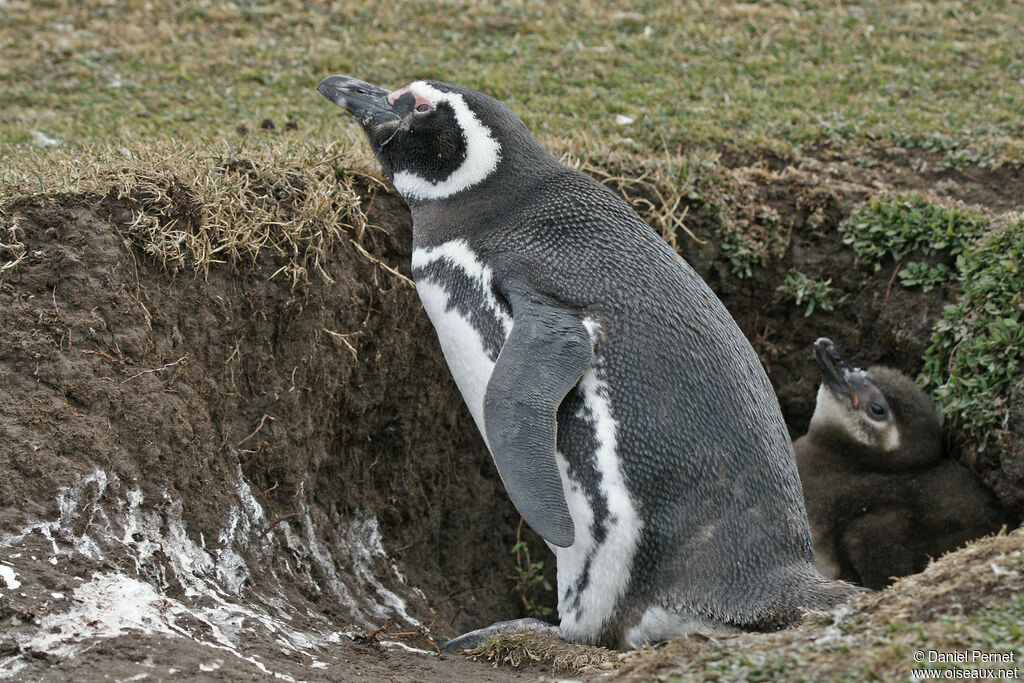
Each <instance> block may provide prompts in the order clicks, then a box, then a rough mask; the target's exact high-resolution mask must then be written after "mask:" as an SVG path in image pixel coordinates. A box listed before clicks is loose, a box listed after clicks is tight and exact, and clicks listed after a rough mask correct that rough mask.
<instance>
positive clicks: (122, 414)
mask: <svg viewBox="0 0 1024 683" xmlns="http://www.w3.org/2000/svg"><path fill="white" fill-rule="evenodd" d="M819 157H820V158H810V157H808V158H803V159H797V160H789V161H785V162H783V161H780V160H774V159H759V160H755V161H752V162H751V161H747V162H743V163H740V161H739V160H733V161H732V162H730V163H732V165H733V166H735V168H732V169H727V168H726V167H721V168H718V169H716V170H714V173H719V174H725V175H726V176H728V178H729V181H728V182H729V183H732V184H731V185H730V186H729V192H730V193H732V194H730V195H729V197H730V198H731V199H730V201H733V202H734V206H733V208H732V209H730V210H731V211H733V213H732V214H730V216H729V217H728V219H729V221H731V222H730V223H729V225H730V226H731V227H730V228H729V229H730V230H733V229H735V230H736V231H737V232H733V233H723V221H724V220H725V219H724V218H723V216H722V215H720V214H716V213H715V212H713V211H711V210H709V208H708V207H709V204H708V200H707V198H708V196H710V195H709V193H710V192H711V190H708V191H707V193H701V194H695V195H693V196H690V197H689V198H684V200H685V201H684V203H683V204H682V205H678V204H677V205H676V206H675V207H674V208H675V209H679V208H680V207H681V206H682V207H689V208H688V209H687V210H688V211H689V213H688V214H687V217H686V223H685V230H684V229H683V228H682V227H680V228H678V230H676V228H672V230H674V231H675V232H674V233H673V234H671V235H669V237H670V238H674V240H675V243H676V244H677V246H678V248H679V249H680V251H681V252H682V253H683V254H684V256H685V257H686V258H687V259H688V260H690V262H691V263H692V264H693V265H694V266H695V268H696V269H697V270H698V271H699V272H700V273H701V274H702V275H703V276H704V277H705V278H706V279H707V280H708V282H709V283H710V284H711V286H712V287H713V288H714V289H715V290H716V291H717V292H718V293H719V295H720V296H721V297H722V299H723V300H724V301H725V303H726V305H727V306H728V308H729V309H730V311H731V312H732V313H733V315H734V316H735V317H736V319H737V321H738V322H739V323H740V326H741V327H742V329H743V330H744V332H745V333H746V334H747V335H748V337H749V338H750V339H751V340H752V342H753V343H754V346H755V348H756V349H757V350H758V352H759V353H760V355H761V358H762V360H763V362H764V363H765V365H766V367H767V368H768V370H769V374H770V376H771V379H772V381H773V383H774V385H775V387H776V389H777V391H778V394H779V397H780V401H781V404H782V407H783V412H784V413H785V415H786V417H787V420H788V421H789V424H790V428H791V431H792V432H793V434H794V435H799V434H801V433H803V431H804V430H805V428H806V425H807V421H808V419H809V417H810V414H811V411H812V409H813V403H814V394H815V388H816V385H817V383H818V372H817V369H816V366H815V365H814V363H813V362H812V360H811V351H810V343H811V342H812V341H813V340H814V339H815V338H817V337H819V336H829V337H831V338H833V339H834V340H836V341H837V342H839V343H840V345H841V346H842V348H843V351H844V354H846V355H848V356H849V357H850V358H851V359H854V360H855V361H856V362H857V363H858V364H861V365H864V366H867V365H870V364H875V363H882V364H887V365H892V366H894V367H898V368H901V369H903V370H905V371H907V372H909V373H911V374H913V373H915V372H917V371H918V370H919V369H920V366H921V358H922V356H923V354H924V351H925V348H926V347H927V345H928V343H929V342H928V340H929V334H930V331H931V329H932V326H933V325H934V322H935V320H936V319H937V317H938V316H939V314H940V312H941V311H942V309H943V307H944V306H945V305H947V304H948V303H950V301H951V300H952V299H953V298H954V297H955V296H956V291H955V290H954V289H952V288H950V287H938V288H936V289H934V290H932V291H930V292H921V291H920V290H910V289H905V288H904V287H902V286H901V284H900V282H899V281H898V279H897V278H896V269H897V268H898V265H897V264H893V265H892V266H890V267H888V268H882V269H881V270H879V271H878V272H866V271H865V270H863V269H861V268H858V266H857V265H856V264H855V261H854V256H853V253H852V251H851V250H850V248H849V247H847V246H846V245H844V244H843V243H842V241H841V239H840V238H839V235H838V233H837V225H838V223H839V221H840V220H841V219H842V218H843V217H845V216H846V215H848V214H849V213H850V211H851V210H852V209H853V208H854V207H855V206H856V205H857V204H859V203H861V202H862V201H863V200H864V199H866V198H867V197H869V196H871V195H872V194H873V193H875V192H876V191H877V190H878V189H879V188H880V187H883V188H884V187H885V183H886V179H888V182H889V183H890V185H889V186H890V187H895V188H896V189H916V188H918V187H925V188H929V187H932V186H933V185H934V184H935V183H938V182H944V183H945V185H943V187H944V188H946V190H947V191H949V192H960V193H961V195H962V196H963V197H964V198H968V199H969V198H970V197H971V196H972V193H973V192H975V191H978V192H981V190H980V189H978V188H976V187H975V185H973V184H971V183H972V182H973V181H971V180H970V178H968V179H967V180H966V181H965V183H964V184H963V185H962V186H956V187H954V186H953V185H951V184H950V183H949V182H947V181H949V180H950V179H949V178H948V177H946V176H945V175H942V174H938V175H937V176H936V177H935V178H932V177H930V176H929V175H928V174H927V173H925V172H923V171H922V172H914V171H912V169H911V168H909V167H908V166H907V165H906V164H905V163H903V162H900V163H897V162H895V161H892V160H887V158H885V157H884V156H883V157H881V158H879V159H876V160H875V163H873V164H871V165H858V164H850V163H846V162H842V161H841V160H836V159H830V158H827V155H825V154H822V155H819ZM166 166H167V168H161V169H155V170H153V172H152V173H150V172H149V171H147V170H145V169H143V170H141V171H140V170H139V169H138V168H136V169H135V170H133V171H131V172H129V173H127V175H126V176H125V177H127V178H130V182H122V183H121V184H114V185H113V186H110V185H109V184H108V186H107V188H106V189H104V190H102V191H99V192H86V193H82V194H74V195H60V196H56V195H50V196H36V195H31V194H25V195H23V196H20V197H16V198H15V199H13V200H10V201H8V202H7V203H6V204H4V205H3V207H2V209H0V235H3V239H2V240H0V242H2V243H3V244H2V245H0V246H3V248H4V249H5V250H6V251H5V252H4V253H3V254H0V256H2V258H0V266H4V265H5V264H9V266H8V267H5V269H4V270H3V271H2V272H0V560H2V561H0V623H3V624H5V627H4V631H3V632H0V675H4V674H9V675H14V676H16V677H20V678H25V679H36V678H42V677H47V676H48V677H51V678H71V677H73V678H76V679H81V680H89V679H91V678H98V677H101V676H103V675H107V674H109V675H113V676H118V677H128V676H133V675H137V674H139V673H148V674H151V675H153V676H155V677H158V678H162V677H166V676H169V675H171V674H172V673H173V672H180V673H181V674H182V675H188V676H202V675H205V676H208V677H219V678H224V679H235V678H249V677H251V676H252V675H271V674H273V675H278V676H281V677H286V678H293V679H304V680H380V679H381V678H383V677H385V676H387V677H391V678H394V679H396V680H422V679H442V678H444V679H450V680H455V681H459V680H504V679H506V678H508V677H510V676H513V675H516V674H513V673H510V672H507V671H505V670H502V669H499V670H497V671H492V670H491V669H490V668H489V667H487V666H486V665H484V664H482V663H473V662H468V661H464V660H462V659H458V658H452V657H445V658H433V657H431V656H429V654H430V653H431V652H432V651H433V640H432V639H437V638H441V637H446V636H450V635H454V634H456V633H458V632H462V631H465V630H469V629H472V628H477V627H479V626H481V625H484V624H487V623H490V622H492V621H497V620H502V619H508V618H513V617H516V616H525V615H524V614H523V611H524V606H525V605H526V604H531V605H533V606H534V607H538V606H539V607H545V606H546V607H551V606H552V605H551V603H552V601H553V596H552V595H551V594H547V595H530V596H526V595H521V594H517V591H516V590H515V587H514V583H513V581H512V580H510V578H509V577H511V576H513V575H520V576H521V571H519V572H517V568H516V560H517V557H519V554H513V552H512V549H513V548H514V547H515V546H516V545H517V541H518V540H519V539H518V536H517V533H516V529H517V525H518V522H519V517H518V515H517V514H516V512H515V510H514V509H513V507H512V506H511V504H510V502H509V501H508V497H507V495H506V494H505V492H504V490H503V489H502V487H501V484H500V481H499V480H498V477H497V474H496V472H495V470H494V468H493V465H492V463H491V462H490V458H489V456H488V454H487V452H486V450H485V447H484V445H483V442H482V440H481V438H480V436H479V434H478V433H477V431H476V429H475V427H474V426H473V423H472V420H471V419H470V418H469V415H468V413H467V411H466V409H465V407H464V405H463V403H462V400H461V397H460V396H459V394H458V392H457V390H456V388H455V386H454V383H453V382H452V381H451V379H450V376H449V373H448V370H447V368H446V366H445V364H444V361H443V358H442V357H441V354H440V351H439V349H438V346H437V344H436V341H435V336H434V333H433V331H432V329H431V327H430V325H429V322H428V321H427V319H426V317H425V315H424V314H423V313H422V310H421V307H420V305H419V302H418V301H417V299H416V296H415V293H414V291H413V289H412V288H411V287H410V286H409V282H408V280H407V274H408V272H409V257H410V253H411V226H410V220H409V216H408V212H407V211H406V209H405V208H404V206H403V205H402V204H401V202H400V201H399V200H398V199H397V198H396V197H394V196H393V195H391V194H389V193H388V192H387V191H386V189H384V188H383V187H382V186H381V185H380V184H379V183H378V182H377V181H374V180H372V179H368V178H365V177H363V176H360V175H358V174H356V173H347V172H346V171H345V170H344V169H340V168H334V167H331V166H330V165H327V166H324V167H322V168H319V169H318V170H317V173H318V174H319V175H318V176H317V177H310V176H309V175H308V174H304V173H301V172H298V171H295V170H294V169H292V170H289V169H288V168H283V169H277V170H274V169H273V168H270V167H268V166H267V165H265V164H262V163H259V162H258V161H253V160H248V159H244V160H243V159H234V160H230V161H228V162H223V161H222V162H218V164H217V165H216V167H215V168H214V169H213V171H212V173H213V175H211V176H210V178H213V180H210V179H209V178H207V180H205V181H202V182H200V181H198V180H189V179H188V178H183V177H180V176H179V175H175V174H176V173H177V170H176V169H175V168H174V163H171V162H167V163H166ZM158 171H159V172H158ZM169 179H173V182H172V180H169ZM1003 180H1004V181H1005V183H1004V185H1003V186H1002V189H1003V190H1005V192H1002V193H999V192H997V191H996V190H993V189H992V188H991V187H988V186H986V187H985V189H984V192H987V193H988V194H992V193H993V192H996V194H998V196H997V197H996V199H995V200H992V202H993V204H992V205H993V206H998V208H1000V209H1002V208H1005V207H1004V205H1005V206H1011V207H1019V206H1020V205H1019V197H1020V196H1024V193H1022V192H1021V189H1022V186H1024V181H1022V180H1021V178H1020V177H1019V174H1018V175H1017V176H1014V175H1012V174H1011V175H1009V176H1007V177H1006V178H1004V179H1003ZM338 182H342V183H343V184H345V183H347V184H346V185H345V187H344V188H342V189H338V188H337V184H338ZM609 182H611V183H612V184H615V182H616V181H615V180H613V179H609ZM210 183H213V184H217V183H220V185H218V187H221V186H222V187H221V190H218V191H223V192H228V189H231V188H234V189H231V191H232V192H235V194H234V195H232V197H235V199H238V198H241V199H238V201H239V202H240V203H237V204H234V203H232V201H234V200H232V201H228V200H221V199H220V195H217V198H216V200H214V199H211V196H210V195H208V194H204V192H209V187H208V186H212V185H210ZM979 185H980V184H979ZM224 188H228V189H224ZM101 189H102V188H101ZM621 189H623V191H624V192H625V193H626V194H627V195H628V196H629V197H630V198H631V199H633V200H634V202H635V203H636V204H637V206H638V207H639V208H641V209H642V210H644V211H645V213H646V214H647V216H648V217H649V218H655V217H657V215H664V214H665V212H666V206H665V203H664V200H665V196H666V193H665V192H663V191H662V190H660V189H658V188H657V187H655V186H653V185H651V184H649V183H644V182H639V183H632V184H628V185H627V184H623V185H622V186H621ZM979 196H982V195H979ZM984 196H985V197H988V195H984ZM989 199H991V198H990V197H989ZM243 200H244V201H243ZM996 200H998V201H996ZM1014 202H1017V203H1014ZM670 208H672V207H670ZM659 212H660V213H659ZM668 213H671V211H668ZM254 217H255V218H254ZM256 219H258V220H256ZM673 220H674V219H673ZM246 221H248V222H250V223H252V224H253V225H254V226H255V227H257V228H259V229H258V230H251V231H250V232H249V233H247V234H246V235H245V237H244V239H243V238H242V237H241V236H239V234H238V233H237V226H238V225H239V223H240V222H246ZM672 225H675V223H673V224H672ZM211 226H213V227H211ZM737 226H738V227H737ZM250 227H252V226H250ZM741 233H742V234H741ZM723 234H724V235H725V237H726V238H728V239H732V238H733V237H735V236H736V235H740V237H742V238H743V239H748V240H749V241H750V242H751V243H752V244H755V246H757V243H758V240H760V241H761V242H762V243H763V244H762V246H764V245H767V246H766V247H765V249H766V253H767V254H768V256H767V257H766V258H765V259H764V260H762V261H760V262H759V263H757V264H756V265H755V266H754V267H752V268H750V273H749V275H742V274H741V272H738V270H737V258H739V256H738V254H739V255H740V256H743V254H742V253H741V252H738V251H736V248H735V244H736V243H732V242H729V241H728V239H724V240H723ZM730 244H732V245H733V246H732V247H730V246H729V245H730ZM758 248H760V247H758ZM730 249H732V250H731V251H730ZM743 258H746V257H745V256H744V257H743ZM218 261H227V262H229V264H230V265H221V264H218V263H217V262H218ZM742 264H743V262H742V260H741V263H740V265H742ZM794 269H797V270H799V271H800V272H801V273H804V274H805V275H807V276H810V277H811V278H814V279H819V280H825V279H830V280H831V287H832V290H833V291H832V294H831V295H830V296H831V299H830V310H822V309H819V310H817V311H816V312H815V313H814V315H812V316H807V315H805V313H806V305H804V304H798V303H796V302H794V301H793V300H792V299H790V298H786V297H784V296H780V295H779V292H778V288H779V287H780V286H781V285H783V284H784V283H785V281H786V278H787V276H788V275H789V274H790V273H791V272H792V271H793V270H794ZM403 274H405V275H403ZM1014 391H1015V392H1016V393H1014V394H1013V396H1014V397H1016V398H1013V399H1012V400H1013V401H1014V403H1013V408H1012V410H1011V419H1010V420H1009V422H1008V427H1007V431H1006V435H1007V436H1005V438H1004V437H1001V438H1004V441H1005V443H1004V442H1000V443H1001V444H1002V445H1001V446H1000V448H1003V449H1004V450H1003V451H1000V452H1003V453H1004V454H1006V457H1005V458H1004V461H1003V462H1002V463H1001V464H1000V461H999V460H998V459H996V462H995V464H994V465H993V464H991V463H990V464H989V465H987V466H986V467H987V469H985V468H980V469H979V471H980V472H981V474H983V475H985V476H986V477H987V478H988V480H989V481H990V482H992V481H993V480H996V481H1008V482H1010V484H1007V485H1006V486H1005V488H1006V490H1009V491H1012V490H1015V489H1014V484H1013V482H1015V481H1024V472H1022V471H1020V468H1021V467H1022V465H1021V462H1024V461H1022V460H1021V456H1020V454H1019V449H1018V450H1017V451H1015V450H1014V448H1015V444H1017V443H1019V440H1020V439H1021V438H1024V437H1022V436H1021V435H1022V434H1024V427H1022V426H1021V425H1022V424H1024V422H1022V420H1024V418H1021V415H1022V414H1024V413H1022V412H1021V409H1020V406H1021V404H1022V403H1021V401H1022V400H1024V395H1022V394H1024V390H1022V388H1021V386H1018V387H1016V389H1015V390H1014ZM956 454H957V453H955V452H954V455H956ZM1014 468H1017V469H1014ZM1015 477H1016V479H1015ZM1008 502H1009V503H1013V501H1008ZM1016 512H1017V514H1018V515H1019V514H1020V513H1021V512H1022V511H1021V510H1020V509H1018V510H1016ZM524 539H525V540H526V542H527V544H528V546H529V547H530V548H532V549H533V558H534V559H535V560H536V559H540V558H543V559H548V556H547V554H546V551H545V550H544V549H543V544H542V543H541V542H540V540H539V539H538V538H537V537H536V536H535V535H533V534H532V533H530V532H528V531H524ZM520 569H521V568H520ZM552 569H553V562H552V561H548V562H547V564H546V566H545V567H544V571H545V572H546V573H547V574H548V577H549V580H550V579H552V578H553V577H552V576H551V572H552ZM532 585H537V583H536V582H535V583H534V584H532ZM535 603H536V604H535ZM8 624H9V626H8ZM577 654H578V653H577ZM591 655H592V653H587V658H590V657H591ZM609 661H611V660H609ZM616 661H618V660H616ZM112 663H116V664H112ZM172 670H173V671H172ZM543 670H544V669H534V670H532V671H533V673H540V672H541V671H543Z"/></svg>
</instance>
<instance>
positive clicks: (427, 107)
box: [415, 102, 434, 114]
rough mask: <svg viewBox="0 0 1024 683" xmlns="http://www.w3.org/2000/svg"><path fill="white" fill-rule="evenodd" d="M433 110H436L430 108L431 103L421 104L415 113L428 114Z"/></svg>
mask: <svg viewBox="0 0 1024 683" xmlns="http://www.w3.org/2000/svg"><path fill="white" fill-rule="evenodd" d="M433 109H434V108H433V107H431V106H430V103H429V102H420V103H419V104H417V105H416V109H415V111H416V113H417V114H426V113H427V112H429V111H433Z"/></svg>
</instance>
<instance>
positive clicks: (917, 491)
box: [793, 338, 1005, 589]
mask: <svg viewBox="0 0 1024 683" xmlns="http://www.w3.org/2000/svg"><path fill="white" fill-rule="evenodd" d="M814 354H815V358H816V359H817V361H818V365H819V366H820V369H821V375H822V383H821V386H820V388H819V389H818V397H817V404H816V406H815V409H814V414H813V415H812V417H811V424H810V427H809V429H808V432H807V434H806V435H804V436H802V437H800V438H799V439H797V440H796V442H795V443H794V444H793V446H794V449H795V451H796V459H797V466H798V468H799V471H800V480H801V484H802V485H803V489H804V498H805V501H806V504H807V514H808V517H809V519H810V523H811V536H812V538H813V542H814V562H815V565H816V566H817V568H818V570H819V571H820V572H821V573H822V574H824V575H825V576H827V577H829V578H833V579H843V580H846V581H852V582H855V583H859V584H861V585H863V586H866V587H868V588H876V589H877V588H882V587H884V586H886V585H888V584H889V583H891V581H892V579H893V578H894V577H900V576H906V575H908V574H914V573H917V572H919V571H921V570H922V569H924V568H925V566H926V565H927V564H928V562H929V561H930V560H931V559H932V558H936V557H938V556H939V555H941V554H943V553H945V552H948V551H950V550H953V549H955V548H958V547H960V546H961V545H963V544H964V543H966V542H967V541H969V540H972V539H975V538H978V537H980V536H984V535H986V534H989V533H992V532H994V531H997V530H998V529H999V528H1000V526H1001V525H1002V524H1003V522H1004V521H1005V518H1004V515H1003V513H1002V512H1001V511H1000V509H999V505H998V503H997V501H996V498H995V496H994V495H993V494H992V493H991V492H990V491H989V490H988V489H986V488H985V486H984V485H983V484H982V483H981V482H980V481H979V480H978V479H977V477H975V476H974V475H973V474H972V473H971V472H969V471H968V470H967V469H966V468H964V467H963V466H962V465H960V464H959V463H957V462H955V461H953V460H952V459H950V458H948V457H945V456H944V454H943V441H942V427H941V423H940V421H939V417H938V415H937V414H936V412H935V410H934V408H933V407H932V405H931V402H930V401H929V400H928V398H927V396H925V394H924V392H923V391H922V390H921V389H920V388H919V387H918V386H917V385H916V384H915V383H914V382H913V381H912V380H911V379H910V378H909V377H907V376H906V375H904V374H903V373H901V372H899V371H898V370H893V369H891V368H885V367H872V368H870V369H868V370H867V371H866V372H865V371H864V370H861V369H859V368H856V367H852V366H850V365H848V364H847V363H846V362H844V361H843V359H842V357H841V356H840V354H839V351H838V349H837V348H836V345H835V344H834V343H833V342H832V341H831V340H829V339H825V338H822V339H818V340H817V341H816V342H815V343H814Z"/></svg>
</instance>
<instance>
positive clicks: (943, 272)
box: [898, 261, 953, 292]
mask: <svg viewBox="0 0 1024 683" xmlns="http://www.w3.org/2000/svg"><path fill="white" fill-rule="evenodd" d="M898 275H899V278H900V284H901V285H903V286H904V287H907V288H908V289H909V288H910V287H920V288H921V291H922V292H928V291H931V290H932V289H934V288H935V287H938V286H940V285H942V284H943V283H945V282H949V281H950V280H952V279H953V275H952V273H951V272H950V270H949V266H947V265H946V264H944V263H937V264H935V265H934V266H932V265H928V264H927V263H922V262H921V261H910V262H909V263H907V265H906V266H904V267H903V268H902V269H900V271H899V273H898Z"/></svg>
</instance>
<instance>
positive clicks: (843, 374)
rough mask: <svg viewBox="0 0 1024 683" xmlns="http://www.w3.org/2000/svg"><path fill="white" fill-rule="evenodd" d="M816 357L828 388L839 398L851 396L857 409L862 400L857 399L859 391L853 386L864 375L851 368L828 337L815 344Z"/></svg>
mask: <svg viewBox="0 0 1024 683" xmlns="http://www.w3.org/2000/svg"><path fill="white" fill-rule="evenodd" d="M814 357H815V359H816V360H817V361H818V366H819V367H820V368H821V381H822V382H823V383H824V384H825V386H826V387H828V389H829V390H830V391H831V392H832V393H833V394H836V395H838V396H843V395H846V396H849V397H850V400H851V401H852V402H853V407H854V408H857V407H858V404H859V403H860V400H859V399H858V398H857V391H856V390H854V387H853V386H852V384H853V383H857V382H858V380H860V379H861V376H862V375H863V373H862V372H861V371H860V370H858V369H857V368H851V367H850V366H849V365H847V364H846V362H845V361H843V357H842V356H841V355H839V349H838V348H837V347H836V345H835V343H834V342H833V341H832V340H831V339H828V338H826V337H821V338H820V339H818V340H817V341H815V342H814Z"/></svg>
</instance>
